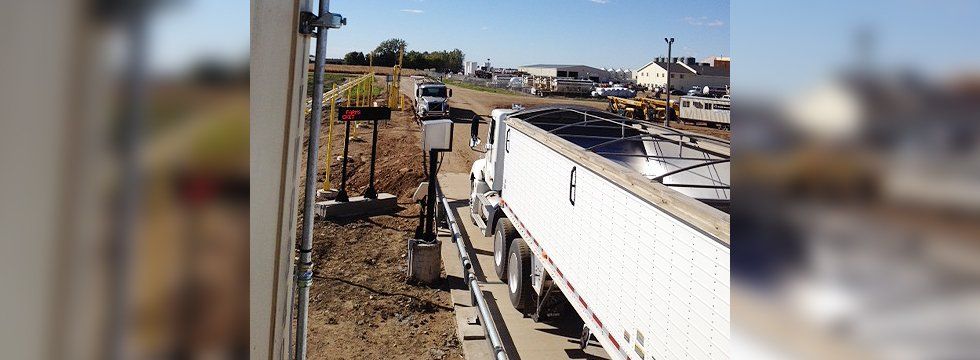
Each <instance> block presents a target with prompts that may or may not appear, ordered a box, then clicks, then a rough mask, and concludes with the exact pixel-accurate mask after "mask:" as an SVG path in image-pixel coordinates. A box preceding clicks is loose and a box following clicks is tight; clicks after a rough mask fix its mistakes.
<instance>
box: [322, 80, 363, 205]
mask: <svg viewBox="0 0 980 360" xmlns="http://www.w3.org/2000/svg"><path fill="white" fill-rule="evenodd" d="M373 87H374V71H373V68H372V71H370V72H369V73H368V74H364V75H362V76H360V77H357V78H355V79H353V80H350V81H347V82H345V83H343V84H341V85H340V86H337V85H336V84H334V85H333V88H332V89H331V90H330V91H328V92H326V93H324V94H323V100H322V102H321V103H320V106H326V105H327V104H329V105H330V112H329V113H328V114H329V115H327V117H328V118H329V119H330V120H329V121H328V123H329V125H327V160H326V162H327V163H326V166H325V168H326V169H325V170H326V176H325V178H324V180H323V190H325V191H329V190H330V163H331V160H332V157H333V125H334V123H336V122H337V102H338V100H342V101H343V104H344V106H362V104H367V103H368V102H369V101H370V99H371V97H372V96H371V92H370V90H369V89H373Z"/></svg>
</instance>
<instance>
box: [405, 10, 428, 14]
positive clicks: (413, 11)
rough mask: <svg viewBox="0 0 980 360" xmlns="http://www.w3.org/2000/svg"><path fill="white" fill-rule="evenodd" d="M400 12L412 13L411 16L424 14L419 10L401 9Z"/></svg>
mask: <svg viewBox="0 0 980 360" xmlns="http://www.w3.org/2000/svg"><path fill="white" fill-rule="evenodd" d="M401 11H402V12H407V13H412V14H421V13H424V12H425V11H422V10H419V9H402V10H401Z"/></svg>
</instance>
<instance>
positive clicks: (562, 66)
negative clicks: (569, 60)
mask: <svg viewBox="0 0 980 360" xmlns="http://www.w3.org/2000/svg"><path fill="white" fill-rule="evenodd" d="M521 67H522V68H543V69H550V68H556V69H561V68H569V67H587V68H592V67H591V66H587V65H568V64H534V65H524V66H521ZM593 69H595V68H593ZM596 70H598V69H596Z"/></svg>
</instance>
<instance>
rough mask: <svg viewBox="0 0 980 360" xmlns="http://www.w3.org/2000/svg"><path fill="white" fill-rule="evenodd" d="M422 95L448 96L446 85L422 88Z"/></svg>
mask: <svg viewBox="0 0 980 360" xmlns="http://www.w3.org/2000/svg"><path fill="white" fill-rule="evenodd" d="M422 96H434V97H442V98H444V97H446V88H444V87H424V88H422Z"/></svg>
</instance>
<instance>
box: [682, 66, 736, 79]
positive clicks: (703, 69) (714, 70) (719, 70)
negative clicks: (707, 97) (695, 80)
mask: <svg viewBox="0 0 980 360" xmlns="http://www.w3.org/2000/svg"><path fill="white" fill-rule="evenodd" d="M691 68H693V69H694V71H697V72H698V75H706V76H724V77H728V76H729V72H730V69H728V68H724V67H714V66H704V65H693V66H691Z"/></svg>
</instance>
